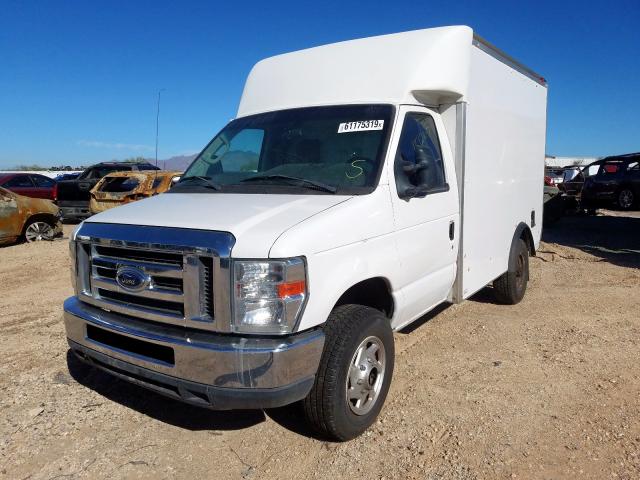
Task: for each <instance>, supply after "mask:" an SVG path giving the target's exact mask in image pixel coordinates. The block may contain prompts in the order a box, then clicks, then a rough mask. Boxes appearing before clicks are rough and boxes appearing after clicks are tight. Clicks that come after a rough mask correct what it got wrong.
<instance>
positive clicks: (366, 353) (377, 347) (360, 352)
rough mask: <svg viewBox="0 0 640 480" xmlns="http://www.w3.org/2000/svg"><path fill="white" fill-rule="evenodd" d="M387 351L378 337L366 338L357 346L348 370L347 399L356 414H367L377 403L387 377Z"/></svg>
mask: <svg viewBox="0 0 640 480" xmlns="http://www.w3.org/2000/svg"><path fill="white" fill-rule="evenodd" d="M386 360H387V358H386V352H385V348H384V344H383V343H382V340H380V339H379V338H378V337H374V336H369V337H367V338H365V339H364V340H363V341H362V342H360V345H358V348H356V350H355V353H354V354H353V357H352V358H351V362H350V363H349V367H348V370H347V380H346V382H345V383H346V385H345V387H346V399H347V404H348V405H349V409H350V410H351V411H352V412H353V413H354V414H356V415H366V414H367V413H369V412H370V411H371V409H372V408H373V406H374V405H375V404H376V401H377V400H378V397H380V392H381V391H382V385H383V384H384V379H385V370H386V365H387V361H386Z"/></svg>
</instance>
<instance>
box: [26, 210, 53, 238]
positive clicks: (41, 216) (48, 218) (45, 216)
mask: <svg viewBox="0 0 640 480" xmlns="http://www.w3.org/2000/svg"><path fill="white" fill-rule="evenodd" d="M38 221H42V222H47V223H48V224H50V225H51V226H52V227H55V225H56V222H57V218H56V216H55V215H53V214H51V213H35V214H33V215H31V216H29V217H27V219H26V220H25V221H24V224H23V225H22V236H23V237H24V233H25V232H26V230H27V227H28V226H29V225H30V224H31V223H33V222H38Z"/></svg>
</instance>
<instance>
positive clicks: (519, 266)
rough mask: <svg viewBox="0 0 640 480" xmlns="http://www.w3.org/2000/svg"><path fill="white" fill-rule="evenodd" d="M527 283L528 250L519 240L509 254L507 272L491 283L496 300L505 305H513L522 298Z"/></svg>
mask: <svg viewBox="0 0 640 480" xmlns="http://www.w3.org/2000/svg"><path fill="white" fill-rule="evenodd" d="M528 281H529V248H528V247H527V244H526V243H525V241H524V240H522V239H521V238H519V239H518V240H517V241H516V242H515V244H514V245H513V246H512V247H511V252H510V253H509V270H507V271H506V272H505V273H503V274H502V275H501V276H500V277H498V278H496V279H495V280H494V281H493V292H494V295H495V297H496V300H497V301H498V302H500V303H503V304H505V305H515V304H516V303H519V302H520V300H522V298H523V297H524V293H525V292H526V290H527V282H528Z"/></svg>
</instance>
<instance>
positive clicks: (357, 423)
mask: <svg viewBox="0 0 640 480" xmlns="http://www.w3.org/2000/svg"><path fill="white" fill-rule="evenodd" d="M324 333H325V335H326V340H325V346H324V352H323V353H322V358H321V360H320V366H319V368H318V373H317V374H316V380H315V383H314V385H313V387H312V389H311V392H309V395H308V396H307V398H305V399H304V401H303V408H304V413H305V417H306V419H307V422H308V423H309V424H310V425H311V427H312V428H314V429H315V430H316V431H317V432H318V433H320V434H321V435H322V436H324V437H326V438H328V439H331V440H338V441H345V440H351V439H352V438H355V437H357V436H358V435H360V434H361V433H363V432H364V431H365V430H366V429H367V428H369V427H370V426H371V425H372V424H373V423H374V422H375V420H376V418H377V417H378V414H379V413H380V410H381V409H382V405H383V404H384V400H385V398H386V396H387V392H388V391H389V385H390V384H391V378H392V376H393V365H394V343H393V332H392V330H391V326H390V325H389V319H388V318H387V317H385V316H384V315H383V314H382V313H381V312H379V311H378V310H375V309H373V308H371V307H365V306H362V305H342V306H339V307H337V308H336V309H335V310H334V311H333V312H332V313H331V315H329V319H328V320H327V323H326V325H325V328H324Z"/></svg>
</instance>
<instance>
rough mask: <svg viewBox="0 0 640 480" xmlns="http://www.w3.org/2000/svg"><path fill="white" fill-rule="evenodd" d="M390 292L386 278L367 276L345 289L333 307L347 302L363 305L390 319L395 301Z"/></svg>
mask: <svg viewBox="0 0 640 480" xmlns="http://www.w3.org/2000/svg"><path fill="white" fill-rule="evenodd" d="M391 292H392V290H391V284H390V283H389V280H388V279H386V278H384V277H371V278H367V279H365V280H361V281H359V282H357V283H355V284H353V285H351V286H350V287H349V288H348V289H347V290H345V291H344V293H343V294H342V295H341V296H340V298H339V299H338V301H337V302H336V303H335V305H334V306H333V309H335V308H337V307H339V306H341V305H347V304H357V305H364V306H367V307H371V308H374V309H376V310H379V311H380V312H382V313H383V314H384V315H385V316H386V317H387V318H389V319H391V317H392V316H393V313H394V311H395V301H394V299H393V294H392V293H391ZM333 309H332V310H333Z"/></svg>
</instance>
